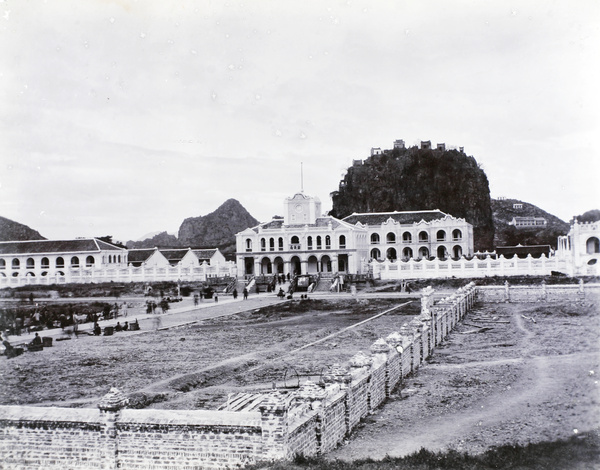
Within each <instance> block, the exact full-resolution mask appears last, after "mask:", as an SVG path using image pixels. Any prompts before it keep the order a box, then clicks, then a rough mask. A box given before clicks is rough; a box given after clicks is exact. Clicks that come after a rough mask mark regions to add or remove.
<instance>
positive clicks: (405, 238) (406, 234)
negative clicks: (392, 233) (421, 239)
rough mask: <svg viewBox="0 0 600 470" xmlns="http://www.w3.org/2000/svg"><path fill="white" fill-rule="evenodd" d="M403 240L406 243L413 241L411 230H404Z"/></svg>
mask: <svg viewBox="0 0 600 470" xmlns="http://www.w3.org/2000/svg"><path fill="white" fill-rule="evenodd" d="M402 241H403V242H404V243H412V235H411V233H410V232H404V233H403V234H402Z"/></svg>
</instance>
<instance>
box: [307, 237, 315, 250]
mask: <svg viewBox="0 0 600 470" xmlns="http://www.w3.org/2000/svg"><path fill="white" fill-rule="evenodd" d="M306 246H307V248H308V249H309V250H312V249H313V242H312V237H308V238H307V239H306Z"/></svg>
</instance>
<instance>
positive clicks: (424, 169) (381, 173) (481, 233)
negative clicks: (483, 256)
mask: <svg viewBox="0 0 600 470" xmlns="http://www.w3.org/2000/svg"><path fill="white" fill-rule="evenodd" d="M331 197H332V200H333V209H332V211H331V212H330V214H331V215H333V216H334V217H339V218H343V217H346V216H348V215H350V214H352V213H353V212H391V211H395V210H396V211H416V210H430V209H439V210H441V211H443V212H446V213H448V214H450V215H452V216H454V217H461V218H464V219H465V220H466V221H467V222H469V223H471V224H473V232H474V238H475V249H476V250H484V249H491V248H492V244H493V238H494V224H493V219H492V211H491V202H490V190H489V183H488V179H487V176H486V174H485V172H484V171H483V170H482V169H481V167H480V166H479V165H478V163H477V161H476V160H475V159H474V158H473V157H470V156H467V155H465V154H464V153H462V152H458V151H457V150H449V151H441V150H430V149H428V150H421V149H418V148H416V147H412V148H409V149H394V150H386V151H384V153H383V154H381V155H373V156H371V157H369V158H368V159H366V160H365V161H364V162H363V163H362V164H360V165H353V166H351V167H349V168H348V170H347V173H346V175H345V177H344V179H343V180H342V181H341V182H340V185H339V189H338V191H335V192H333V193H332V194H331Z"/></svg>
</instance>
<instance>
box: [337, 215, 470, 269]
mask: <svg viewBox="0 0 600 470" xmlns="http://www.w3.org/2000/svg"><path fill="white" fill-rule="evenodd" d="M343 221H344V222H347V223H349V224H352V225H353V226H355V227H357V228H362V229H365V230H366V231H367V232H368V237H369V238H368V240H369V258H370V259H372V260H383V259H389V260H395V259H401V260H408V259H411V258H414V259H428V258H433V257H437V258H440V259H446V258H460V257H462V256H472V255H473V226H472V225H471V224H470V223H468V222H467V221H465V219H461V218H456V217H452V216H451V215H449V214H446V213H444V212H442V211H440V210H426V211H404V212H368V213H360V214H357V213H354V214H352V215H349V216H348V217H345V218H344V219H343Z"/></svg>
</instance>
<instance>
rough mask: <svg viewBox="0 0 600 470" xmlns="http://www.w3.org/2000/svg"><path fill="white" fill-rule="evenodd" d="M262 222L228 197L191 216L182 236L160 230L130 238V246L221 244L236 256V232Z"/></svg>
mask: <svg viewBox="0 0 600 470" xmlns="http://www.w3.org/2000/svg"><path fill="white" fill-rule="evenodd" d="M257 224H258V220H256V219H255V218H254V217H252V216H251V215H250V213H249V212H248V211H247V210H246V209H245V208H244V206H242V205H241V204H240V203H239V201H237V200H235V199H228V200H227V201H225V202H224V203H223V204H221V205H220V206H219V207H218V208H217V209H216V210H215V211H214V212H211V213H210V214H207V215H205V216H199V217H189V218H187V219H185V220H184V221H183V222H182V224H181V226H180V227H179V233H178V236H174V235H170V234H168V233H167V232H160V233H159V234H157V235H154V236H153V237H151V238H147V239H145V240H141V241H131V240H130V241H128V242H127V248H130V249H131V248H152V247H155V246H156V247H183V248H187V247H192V248H219V249H220V250H221V252H223V254H224V255H226V256H228V255H229V256H228V257H229V258H232V255H233V254H234V253H235V234H236V233H237V232H241V231H242V230H244V229H246V228H248V227H253V226H255V225H257Z"/></svg>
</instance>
